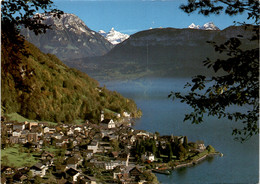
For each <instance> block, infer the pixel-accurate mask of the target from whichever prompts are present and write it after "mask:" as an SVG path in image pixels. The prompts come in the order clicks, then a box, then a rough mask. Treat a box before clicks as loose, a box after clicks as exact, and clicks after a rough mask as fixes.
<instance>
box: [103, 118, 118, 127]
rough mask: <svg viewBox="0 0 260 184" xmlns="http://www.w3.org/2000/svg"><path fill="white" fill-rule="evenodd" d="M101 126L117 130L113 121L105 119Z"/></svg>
mask: <svg viewBox="0 0 260 184" xmlns="http://www.w3.org/2000/svg"><path fill="white" fill-rule="evenodd" d="M101 126H103V127H105V128H115V127H116V124H115V122H114V121H113V120H112V119H104V120H103V121H102V122H101Z"/></svg>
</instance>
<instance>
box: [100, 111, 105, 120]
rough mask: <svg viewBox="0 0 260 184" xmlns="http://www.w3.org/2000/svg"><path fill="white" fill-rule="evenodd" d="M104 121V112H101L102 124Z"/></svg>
mask: <svg viewBox="0 0 260 184" xmlns="http://www.w3.org/2000/svg"><path fill="white" fill-rule="evenodd" d="M104 119H105V115H104V111H101V115H100V122H102V121H103V120H104Z"/></svg>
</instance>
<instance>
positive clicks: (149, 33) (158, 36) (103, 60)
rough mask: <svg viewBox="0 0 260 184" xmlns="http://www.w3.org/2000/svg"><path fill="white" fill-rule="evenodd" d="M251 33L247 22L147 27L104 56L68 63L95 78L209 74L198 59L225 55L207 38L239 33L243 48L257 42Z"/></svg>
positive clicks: (222, 38)
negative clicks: (204, 26) (205, 26)
mask: <svg viewBox="0 0 260 184" xmlns="http://www.w3.org/2000/svg"><path fill="white" fill-rule="evenodd" d="M241 36H243V37H241ZM251 36H252V27H251V26H249V27H248V28H247V29H245V28H244V27H242V26H231V27H228V28H226V29H224V30H202V29H190V28H186V29H175V28H157V29H150V30H145V31H141V32H138V33H136V34H133V35H131V36H130V37H129V38H128V39H127V40H125V41H124V42H122V43H120V44H117V45H116V46H115V47H114V48H113V49H112V50H111V51H110V52H108V53H107V54H106V55H104V56H100V57H91V58H89V57H88V58H81V59H76V60H71V61H70V62H69V63H68V64H69V65H70V66H73V67H76V68H78V69H80V70H82V71H84V72H86V73H88V74H89V75H90V76H92V77H94V78H97V79H109V78H113V79H115V78H117V77H118V78H131V77H135V78H138V77H142V76H165V77H191V76H194V75H197V74H204V75H212V74H214V72H213V71H212V70H210V69H207V68H206V67H204V65H203V62H202V61H204V60H206V58H207V57H208V58H211V59H213V60H214V59H217V58H223V57H227V56H223V54H222V55H219V54H218V53H216V51H215V49H214V47H213V46H212V45H211V44H209V43H207V42H208V41H215V42H216V43H219V44H221V43H224V42H225V41H227V40H228V39H229V38H231V37H239V38H240V40H241V41H242V42H243V43H244V44H243V46H244V47H245V48H250V47H256V46H257V45H258V43H256V42H254V43H253V42H250V41H248V39H249V38H251Z"/></svg>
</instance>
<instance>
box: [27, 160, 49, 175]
mask: <svg viewBox="0 0 260 184" xmlns="http://www.w3.org/2000/svg"><path fill="white" fill-rule="evenodd" d="M47 169H48V167H46V166H45V165H43V164H41V163H37V164H35V165H34V166H32V167H31V168H30V171H31V172H32V176H33V177H34V176H40V177H43V176H45V174H46V170H47Z"/></svg>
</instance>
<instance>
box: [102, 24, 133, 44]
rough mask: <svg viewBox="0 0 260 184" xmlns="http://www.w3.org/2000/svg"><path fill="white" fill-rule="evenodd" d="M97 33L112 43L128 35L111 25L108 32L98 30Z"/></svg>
mask: <svg viewBox="0 0 260 184" xmlns="http://www.w3.org/2000/svg"><path fill="white" fill-rule="evenodd" d="M98 33H99V34H101V35H102V36H103V37H104V38H106V39H107V40H108V41H109V42H110V43H112V44H113V45H116V44H119V43H121V42H123V41H124V40H126V39H128V38H129V35H127V34H124V33H120V32H119V31H116V30H115V28H113V27H112V28H111V30H110V31H109V32H108V33H106V32H105V31H104V30H100V31H99V32H98Z"/></svg>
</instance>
